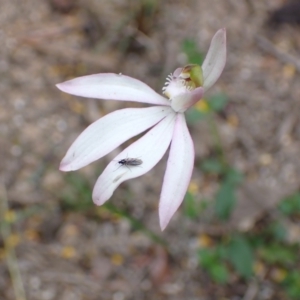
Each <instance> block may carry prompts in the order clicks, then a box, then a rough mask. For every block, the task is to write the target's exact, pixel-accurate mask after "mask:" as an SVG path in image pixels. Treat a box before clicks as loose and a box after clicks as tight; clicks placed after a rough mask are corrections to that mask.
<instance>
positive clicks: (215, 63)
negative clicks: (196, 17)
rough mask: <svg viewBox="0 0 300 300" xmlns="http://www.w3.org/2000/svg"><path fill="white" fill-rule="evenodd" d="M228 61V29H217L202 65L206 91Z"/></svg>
mask: <svg viewBox="0 0 300 300" xmlns="http://www.w3.org/2000/svg"><path fill="white" fill-rule="evenodd" d="M225 63H226V30H225V28H222V29H220V30H218V31H217V33H216V34H215V35H214V37H213V38H212V40H211V43H210V47H209V50H208V52H207V55H206V57H205V60H204V62H203V65H202V70H203V79H204V84H203V87H204V91H205V92H206V91H207V90H208V89H209V88H210V87H211V86H212V85H214V84H215V82H216V81H217V80H218V78H219V77H220V75H221V73H222V71H223V69H224V66H225Z"/></svg>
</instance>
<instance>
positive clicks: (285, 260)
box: [258, 243, 297, 265]
mask: <svg viewBox="0 0 300 300" xmlns="http://www.w3.org/2000/svg"><path fill="white" fill-rule="evenodd" d="M258 253H259V255H260V257H261V258H262V259H264V260H265V261H266V262H267V263H269V264H282V265H291V264H293V263H294V262H295V260H296V259H297V251H296V249H295V248H293V247H289V248H288V247H287V246H286V245H284V244H283V245H281V244H274V243H273V244H271V245H264V246H262V247H261V248H260V249H259V251H258Z"/></svg>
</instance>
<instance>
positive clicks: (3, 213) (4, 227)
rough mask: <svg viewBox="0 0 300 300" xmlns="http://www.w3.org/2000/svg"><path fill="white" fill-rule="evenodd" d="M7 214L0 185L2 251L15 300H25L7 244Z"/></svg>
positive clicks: (3, 192)
mask: <svg viewBox="0 0 300 300" xmlns="http://www.w3.org/2000/svg"><path fill="white" fill-rule="evenodd" d="M7 213H8V200H7V193H6V188H5V187H4V185H2V184H1V183H0V233H1V235H2V238H3V241H4V250H5V256H6V260H7V267H8V271H9V274H10V277H11V281H12V284H13V288H14V292H15V296H16V300H26V295H25V290H24V286H23V282H22V278H21V273H20V270H19V266H18V262H17V256H16V252H15V248H14V246H13V245H11V243H9V238H10V237H11V227H10V223H9V222H8V221H7V220H6V218H5V216H7Z"/></svg>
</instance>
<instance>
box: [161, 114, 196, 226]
mask: <svg viewBox="0 0 300 300" xmlns="http://www.w3.org/2000/svg"><path fill="white" fill-rule="evenodd" d="M194 158H195V151H194V144H193V140H192V138H191V136H190V133H189V131H188V128H187V126H186V122H185V118H184V115H183V114H178V116H177V119H176V123H175V127H174V134H173V138H172V144H171V149H170V154H169V159H168V164H167V170H166V173H165V177H164V181H163V187H162V191H161V196H160V203H159V220H160V228H161V230H164V229H165V228H166V226H167V225H168V223H169V221H170V219H171V218H172V216H173V215H174V213H175V212H176V210H177V209H178V207H179V206H180V204H181V202H182V201H183V199H184V196H185V193H186V191H187V189H188V186H189V182H190V180H191V176H192V171H193V167H194Z"/></svg>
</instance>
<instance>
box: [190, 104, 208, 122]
mask: <svg viewBox="0 0 300 300" xmlns="http://www.w3.org/2000/svg"><path fill="white" fill-rule="evenodd" d="M185 116H186V120H187V123H188V124H189V125H192V124H195V123H196V122H198V121H200V120H203V119H205V118H206V117H207V113H204V112H201V111H199V110H197V109H195V108H194V107H191V108H190V109H189V110H187V111H186V113H185Z"/></svg>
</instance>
